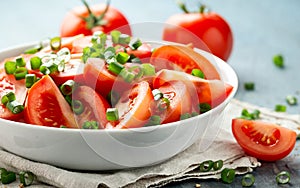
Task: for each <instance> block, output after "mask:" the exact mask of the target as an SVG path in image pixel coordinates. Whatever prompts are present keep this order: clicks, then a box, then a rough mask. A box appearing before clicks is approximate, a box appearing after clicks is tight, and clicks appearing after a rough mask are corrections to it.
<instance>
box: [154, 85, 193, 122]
mask: <svg viewBox="0 0 300 188" xmlns="http://www.w3.org/2000/svg"><path fill="white" fill-rule="evenodd" d="M158 89H159V91H161V92H162V93H163V95H164V97H166V98H168V100H169V101H170V106H169V107H168V108H167V109H166V110H164V111H158V113H154V115H159V116H160V117H161V123H170V122H174V121H179V120H180V116H181V115H182V114H185V113H191V112H192V105H191V104H192V101H191V96H190V93H189V91H188V88H187V87H186V85H185V84H184V83H183V82H181V81H170V82H165V83H164V84H163V85H161V86H160V87H159V88H158Z"/></svg>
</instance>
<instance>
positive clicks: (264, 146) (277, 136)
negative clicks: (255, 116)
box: [232, 119, 297, 161]
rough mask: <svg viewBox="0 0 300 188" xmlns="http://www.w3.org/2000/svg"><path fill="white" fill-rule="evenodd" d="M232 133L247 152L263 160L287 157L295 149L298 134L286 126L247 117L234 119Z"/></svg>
mask: <svg viewBox="0 0 300 188" xmlns="http://www.w3.org/2000/svg"><path fill="white" fill-rule="evenodd" d="M232 133H233V135H234V137H235V139H236V141H237V142H238V144H239V145H240V146H241V147H242V148H243V150H244V151H245V152H246V153H247V154H249V155H251V156H253V157H256V158H258V159H260V160H263V161H276V160H280V159H282V158H284V157H286V156H287V155H288V154H289V153H290V152H291V151H292V150H293V148H294V146H295V143H296V136H297V134H296V133H295V132H294V131H292V130H290V129H287V128H285V127H281V126H279V125H276V124H273V123H268V122H263V121H257V120H246V119H233V120H232Z"/></svg>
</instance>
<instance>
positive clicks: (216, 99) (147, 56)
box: [0, 30, 238, 170]
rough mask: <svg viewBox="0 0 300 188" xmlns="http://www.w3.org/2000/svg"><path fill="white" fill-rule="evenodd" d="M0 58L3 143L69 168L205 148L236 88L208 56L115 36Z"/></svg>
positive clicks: (225, 69)
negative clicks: (199, 142) (200, 144)
mask: <svg viewBox="0 0 300 188" xmlns="http://www.w3.org/2000/svg"><path fill="white" fill-rule="evenodd" d="M0 60H1V64H0V97H1V103H0V111H1V114H0V137H1V140H0V146H1V147H2V148H3V149H6V150H8V151H10V152H12V153H15V154H18V155H20V156H23V157H25V158H28V159H31V160H35V161H40V162H45V163H48V164H52V165H55V166H59V167H64V168H70V169H80V170H112V169H124V168H132V167H142V166H147V165H152V164H156V163H159V162H161V161H164V160H166V159H169V158H170V157H172V156H174V155H176V154H178V153H179V152H181V151H183V150H184V149H186V148H187V147H189V146H190V145H191V144H193V143H194V142H195V141H196V140H197V139H201V140H202V141H203V148H204V149H205V148H207V147H209V144H211V142H212V141H213V138H214V135H216V134H217V130H218V128H219V127H220V126H221V121H222V111H223V109H224V108H225V106H226V105H227V104H228V103H229V101H230V100H231V99H232V98H233V96H234V94H235V93H236V90H237V85H238V81H237V77H236V74H235V72H234V71H233V69H232V68H231V67H230V66H229V65H228V64H227V63H225V62H224V61H222V60H221V59H219V58H217V57H215V56H213V55H211V54H210V53H208V52H204V51H201V50H199V49H194V48H193V47H192V46H184V45H180V44H176V43H169V42H164V41H143V40H141V39H139V38H136V37H132V36H128V35H126V34H122V33H120V32H119V31H117V30H115V31H112V32H111V33H110V34H105V33H102V32H95V33H94V34H93V35H92V36H84V35H78V36H75V37H70V38H63V39H61V38H59V37H55V38H52V39H51V40H50V41H49V42H48V43H47V45H45V44H43V43H41V44H39V45H32V44H29V45H22V46H19V47H15V48H11V49H7V50H4V51H2V52H0ZM211 130H213V131H215V132H214V133H213V135H211V133H210V132H211ZM87 159H88V160H87Z"/></svg>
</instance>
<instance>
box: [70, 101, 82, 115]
mask: <svg viewBox="0 0 300 188" xmlns="http://www.w3.org/2000/svg"><path fill="white" fill-rule="evenodd" d="M72 110H73V112H74V113H75V114H76V115H80V114H82V112H83V111H84V106H83V104H82V102H81V101H80V100H72Z"/></svg>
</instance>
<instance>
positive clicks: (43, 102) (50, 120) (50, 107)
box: [24, 75, 78, 128]
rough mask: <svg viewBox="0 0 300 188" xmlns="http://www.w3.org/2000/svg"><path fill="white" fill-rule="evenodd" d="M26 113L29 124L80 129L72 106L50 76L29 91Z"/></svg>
mask: <svg viewBox="0 0 300 188" xmlns="http://www.w3.org/2000/svg"><path fill="white" fill-rule="evenodd" d="M24 113H25V114H24V115H25V121H26V122H27V123H29V124H34V125H42V126H48V127H61V126H66V127H68V128H78V126H77V124H76V121H75V118H74V114H73V112H72V110H71V107H70V105H69V104H68V103H67V101H66V100H65V98H64V97H63V95H62V94H61V92H60V91H59V89H58V87H57V86H56V84H55V83H54V81H53V80H52V79H51V77H50V76H49V75H46V76H43V77H42V78H41V79H40V80H39V81H37V82H36V83H35V84H34V85H33V86H32V87H31V88H30V89H29V92H28V97H27V100H26V105H25V109H24Z"/></svg>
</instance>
